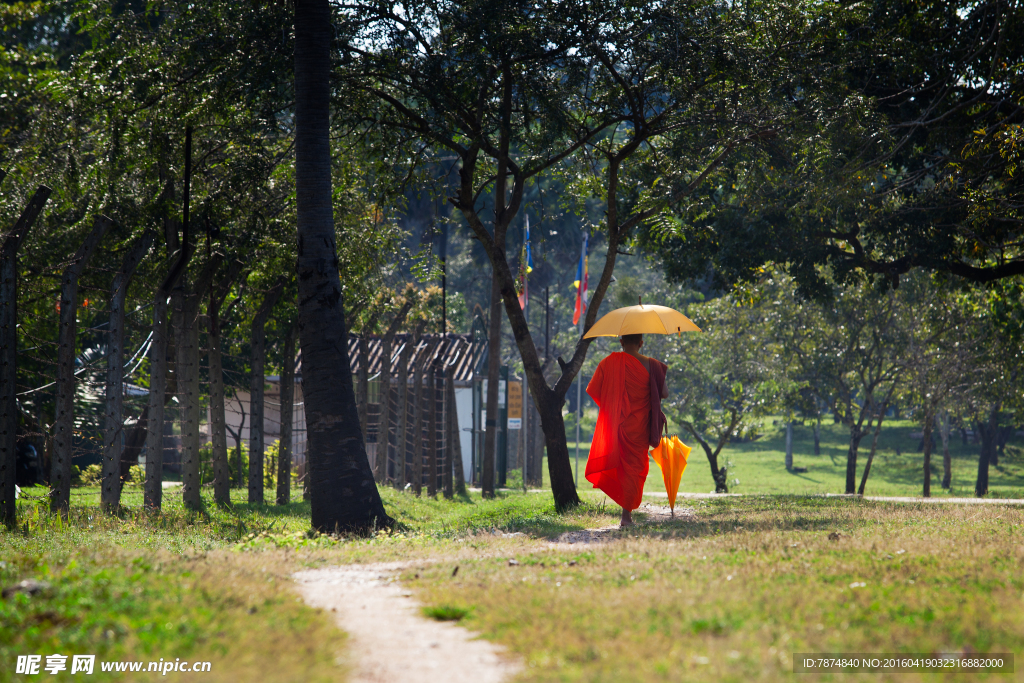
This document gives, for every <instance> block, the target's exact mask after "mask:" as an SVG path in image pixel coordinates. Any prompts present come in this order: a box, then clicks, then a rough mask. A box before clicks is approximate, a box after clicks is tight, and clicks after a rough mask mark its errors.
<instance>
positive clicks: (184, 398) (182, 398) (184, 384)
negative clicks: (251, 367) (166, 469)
mask: <svg viewBox="0 0 1024 683" xmlns="http://www.w3.org/2000/svg"><path fill="white" fill-rule="evenodd" d="M221 258H222V257H221V256H220V254H214V255H213V258H211V259H210V261H209V262H207V263H206V265H205V266H204V267H203V270H202V272H201V273H200V275H199V277H198V278H197V279H196V281H195V283H194V286H193V287H192V288H191V289H190V288H189V286H188V283H187V282H186V283H184V287H183V291H182V292H181V294H180V296H179V297H177V299H178V301H180V302H181V314H180V318H179V319H180V324H181V327H180V329H179V330H178V332H179V336H178V344H177V348H176V349H175V352H176V356H177V361H176V363H175V374H176V375H177V389H178V402H179V406H178V409H179V411H178V415H179V420H180V424H181V483H182V487H181V489H182V490H181V496H182V501H183V502H184V504H185V507H186V508H188V509H190V510H199V509H200V508H201V507H202V504H203V499H202V496H201V495H200V491H201V486H202V482H201V481H200V480H199V478H200V471H201V468H200V462H199V460H200V455H199V447H200V446H201V445H202V444H201V443H200V436H199V423H200V414H199V398H200V386H199V307H200V305H201V304H202V300H203V297H202V295H203V293H204V292H207V290H209V289H210V286H211V284H212V283H213V277H214V274H215V273H216V272H217V268H218V267H219V266H220V261H221Z"/></svg>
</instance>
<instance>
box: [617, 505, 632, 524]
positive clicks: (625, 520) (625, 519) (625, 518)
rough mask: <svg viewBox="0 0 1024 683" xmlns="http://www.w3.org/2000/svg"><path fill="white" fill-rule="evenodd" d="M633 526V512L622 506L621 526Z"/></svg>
mask: <svg viewBox="0 0 1024 683" xmlns="http://www.w3.org/2000/svg"><path fill="white" fill-rule="evenodd" d="M631 526H633V513H632V512H630V511H629V510H627V509H626V508H622V519H621V520H620V521H619V528H620V529H625V528H626V527H631Z"/></svg>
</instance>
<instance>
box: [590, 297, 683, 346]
mask: <svg viewBox="0 0 1024 683" xmlns="http://www.w3.org/2000/svg"><path fill="white" fill-rule="evenodd" d="M700 331H701V330H700V328H699V327H697V326H696V325H694V324H693V321H692V320H690V319H689V318H687V317H686V316H685V315H683V314H682V313H680V312H679V311H677V310H675V309H674V308H669V307H668V306H656V305H653V304H645V303H643V302H641V303H640V304H639V305H638V306H626V307H625V308H617V309H615V310H614V311H612V312H611V313H609V314H607V315H605V316H604V317H603V318H601V319H600V320H598V321H597V322H596V323H594V326H593V327H591V328H590V329H589V330H587V333H586V334H585V335H583V337H584V338H586V339H591V338H593V337H621V336H622V335H624V334H676V333H679V334H682V333H683V332H700Z"/></svg>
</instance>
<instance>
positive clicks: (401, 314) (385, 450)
mask: <svg viewBox="0 0 1024 683" xmlns="http://www.w3.org/2000/svg"><path fill="white" fill-rule="evenodd" d="M412 305H413V299H412V296H411V295H410V296H406V297H405V301H404V303H403V304H402V307H401V308H399V309H398V313H397V314H396V315H395V318H394V320H392V321H391V324H390V325H389V326H388V329H387V331H386V332H385V333H384V337H383V338H382V339H381V356H380V381H379V384H380V387H381V394H380V426H379V427H378V429H377V458H376V459H375V460H374V463H373V478H374V480H375V481H376V482H377V483H382V482H383V481H385V480H386V479H387V478H388V460H389V459H390V457H391V454H390V442H391V418H392V416H393V415H394V414H395V408H394V402H393V401H392V400H391V361H392V359H391V353H392V345H393V344H394V341H395V334H397V333H398V330H399V328H401V326H402V324H403V323H404V322H405V318H406V316H408V315H409V311H410V310H412Z"/></svg>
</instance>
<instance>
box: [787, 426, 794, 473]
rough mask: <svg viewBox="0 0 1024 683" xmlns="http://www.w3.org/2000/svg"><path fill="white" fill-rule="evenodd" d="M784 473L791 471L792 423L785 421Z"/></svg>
mask: <svg viewBox="0 0 1024 683" xmlns="http://www.w3.org/2000/svg"><path fill="white" fill-rule="evenodd" d="M786 471H787V472H792V471H793V421H792V420H786Z"/></svg>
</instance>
